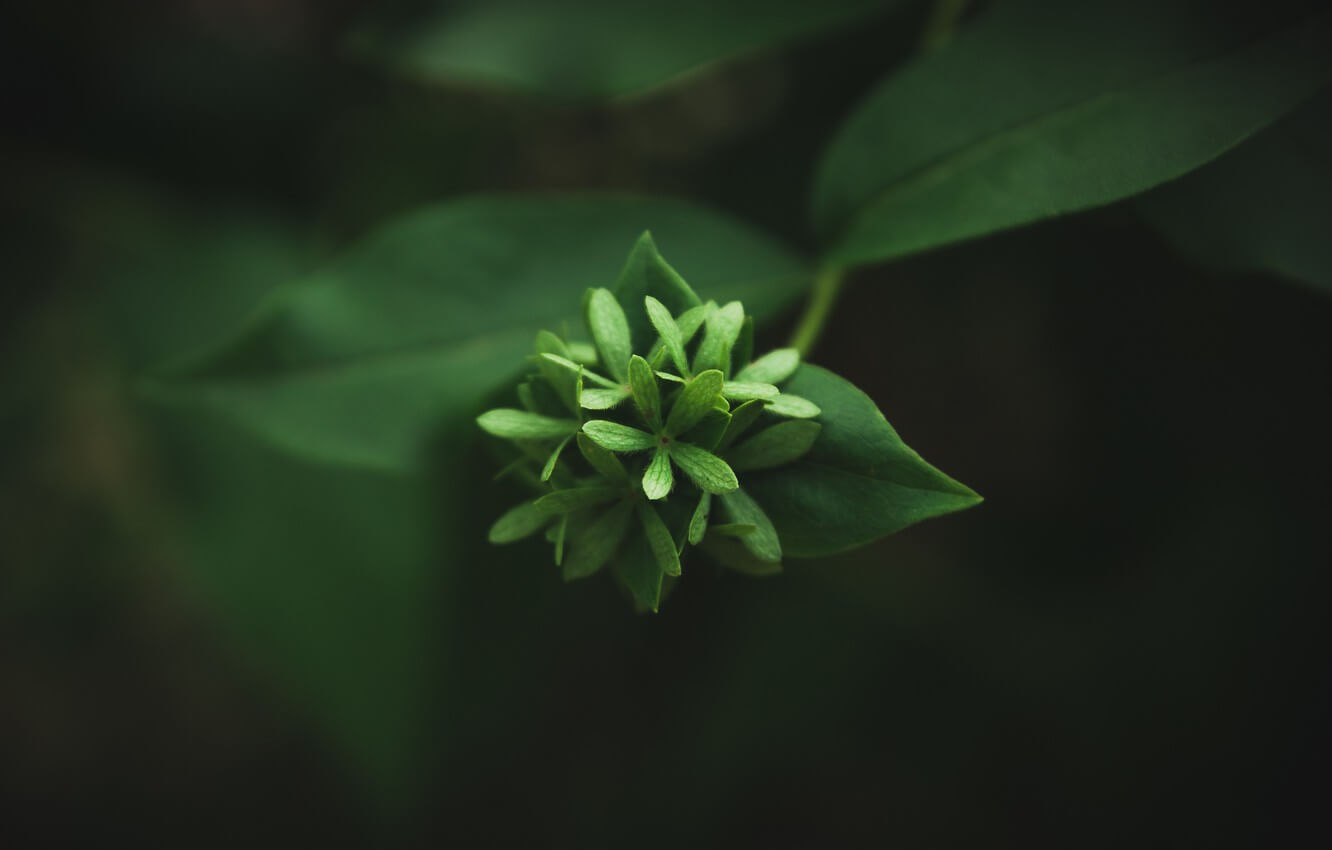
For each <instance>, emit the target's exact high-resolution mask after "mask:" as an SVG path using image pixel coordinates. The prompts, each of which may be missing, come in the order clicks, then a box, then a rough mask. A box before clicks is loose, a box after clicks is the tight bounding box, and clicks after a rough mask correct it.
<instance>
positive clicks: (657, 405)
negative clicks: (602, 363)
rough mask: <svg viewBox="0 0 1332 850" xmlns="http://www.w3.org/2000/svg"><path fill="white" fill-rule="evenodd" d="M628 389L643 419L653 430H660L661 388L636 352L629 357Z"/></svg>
mask: <svg viewBox="0 0 1332 850" xmlns="http://www.w3.org/2000/svg"><path fill="white" fill-rule="evenodd" d="M629 389H630V391H631V392H632V393H633V396H634V404H636V405H637V406H638V412H639V413H641V414H642V415H643V421H645V422H647V424H648V427H650V428H651V429H652V430H653V431H660V430H661V390H659V389H658V388H657V377H656V375H654V374H653V372H652V367H651V366H649V365H648V362H647V361H646V360H644V359H643V358H642V357H639V356H638V355H637V354H635V355H633V356H632V357H631V358H629Z"/></svg>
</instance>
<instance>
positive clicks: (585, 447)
mask: <svg viewBox="0 0 1332 850" xmlns="http://www.w3.org/2000/svg"><path fill="white" fill-rule="evenodd" d="M578 451H580V452H582V455H583V457H584V459H586V460H587V462H588V464H589V465H590V466H591V467H592V468H593V469H595V470H596V471H597V472H598V473H599V474H600V475H601V476H602V477H603V478H607V479H609V480H610V481H613V482H615V483H617V484H628V483H629V472H628V471H627V470H626V469H625V468H624V464H623V463H621V462H620V459H619V458H618V457H616V456H615V455H614V454H612V453H611V452H610V451H608V450H606V449H603V448H602V447H601V446H599V445H597V444H596V443H594V442H592V439H591V438H590V437H588V436H587V435H586V434H579V435H578Z"/></svg>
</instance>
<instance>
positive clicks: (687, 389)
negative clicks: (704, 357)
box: [666, 369, 723, 436]
mask: <svg viewBox="0 0 1332 850" xmlns="http://www.w3.org/2000/svg"><path fill="white" fill-rule="evenodd" d="M722 383H723V379H722V373H721V372H719V371H717V370H716V369H709V370H708V371H706V372H700V373H699V374H697V375H695V376H694V377H693V378H691V379H690V380H689V383H687V384H685V386H684V389H682V390H680V394H679V395H678V396H676V397H675V404H673V405H672V406H671V415H670V416H668V417H667V418H666V433H667V434H669V435H671V436H676V435H679V434H682V433H684V432H685V431H688V430H689V429H690V428H692V427H694V426H695V425H697V424H698V423H699V422H700V421H701V420H702V419H703V417H704V416H707V415H708V411H710V410H712V406H713V403H714V402H715V401H716V400H717V398H718V397H719V396H720V395H721V388H722Z"/></svg>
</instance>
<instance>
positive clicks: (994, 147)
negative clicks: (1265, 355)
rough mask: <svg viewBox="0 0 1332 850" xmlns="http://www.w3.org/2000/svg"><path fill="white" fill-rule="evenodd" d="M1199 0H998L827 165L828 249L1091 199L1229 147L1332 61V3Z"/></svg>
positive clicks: (848, 129)
mask: <svg viewBox="0 0 1332 850" xmlns="http://www.w3.org/2000/svg"><path fill="white" fill-rule="evenodd" d="M1293 5H1294V6H1302V5H1307V4H1300V3H1288V2H1287V3H1283V2H1282V1H1281V0H1275V2H1273V3H1269V4H1265V5H1264V7H1263V8H1262V9H1261V10H1259V11H1258V12H1253V11H1252V10H1249V9H1244V8H1237V7H1232V6H1230V5H1229V4H1216V3H1212V2H1198V0H1152V2H1146V0H1132V1H1131V2H1127V3H1105V2H1094V3H1054V2H1050V0H1015V1H1014V2H1010V3H996V4H995V5H994V8H993V9H992V10H991V11H990V12H989V13H988V14H987V15H985V16H984V17H983V18H982V19H981V20H980V21H979V22H977V23H976V25H975V26H974V27H973V28H972V29H970V30H968V31H966V32H964V33H963V34H962V35H960V36H959V37H958V38H957V39H956V41H955V42H953V43H952V44H951V45H950V46H949V47H948V48H946V49H944V50H941V51H939V52H937V53H934V54H931V55H929V56H927V57H925V58H923V59H921V60H920V61H918V62H916V63H915V64H914V65H912V66H910V67H908V68H906V69H905V70H903V71H901V72H899V73H897V74H895V75H893V76H891V77H889V78H888V79H887V80H886V81H885V82H884V83H883V84H882V85H881V86H880V87H879V89H878V90H877V91H875V92H874V93H873V94H872V95H871V96H870V98H869V99H868V100H867V101H866V102H865V104H864V105H863V106H862V107H861V108H860V109H859V110H858V111H857V112H856V114H855V115H854V116H853V117H852V118H851V119H850V120H849V121H848V122H847V124H846V125H845V126H844V127H843V128H842V130H841V131H840V132H839V134H838V136H837V137H836V139H835V140H834V141H833V143H832V145H831V146H830V148H829V150H828V151H827V153H826V155H825V158H824V160H823V162H822V164H821V168H820V172H819V176H818V180H817V184H816V192H815V202H814V207H815V219H816V224H817V227H818V229H819V231H820V232H821V234H822V236H823V237H824V238H825V239H826V240H827V241H828V243H829V248H828V258H829V259H830V260H831V261H834V262H838V263H844V264H847V263H862V262H871V261H875V260H882V259H886V258H890V257H895V256H899V255H903V254H908V253H911V252H914V251H921V250H924V249H928V248H932V247H935V246H939V245H944V244H947V243H949V242H954V241H957V240H960V239H966V238H969V237H974V236H980V235H983V234H986V233H991V232H994V231H998V230H1002V229H1005V228H1010V227H1015V226H1017V225H1021V224H1026V223H1029V222H1033V221H1037V220H1040V219H1043V218H1048V217H1050V216H1055V215H1059V214H1062V213H1068V212H1073V211H1075V210H1081V209H1086V208H1089V207H1094V206H1097V205H1101V204H1106V203H1109V202H1111V201H1115V200H1118V199H1120V198H1124V197H1127V196H1130V195H1133V194H1135V193H1138V192H1142V191H1144V190H1147V189H1150V188H1152V187H1153V186H1156V185H1158V184H1160V183H1163V182H1165V181H1167V180H1170V179H1172V178H1175V177H1178V176H1180V175H1182V174H1184V173H1186V172H1188V171H1190V170H1192V169H1194V168H1196V167H1198V166H1200V165H1202V164H1204V163H1206V162H1208V161H1209V160H1211V159H1213V158H1215V157H1216V156H1219V155H1220V154H1222V153H1224V152H1225V151H1226V150H1227V149H1229V148H1230V147H1232V146H1234V145H1236V144H1238V143H1239V142H1241V141H1242V140H1244V139H1245V138H1246V137H1248V136H1249V135H1251V134H1252V133H1254V132H1255V131H1257V130H1259V129H1261V128H1262V127H1264V126H1266V125H1267V124H1269V123H1271V122H1272V121H1274V120H1276V119H1277V118H1279V117H1280V116H1281V115H1283V114H1284V113H1286V112H1287V111H1289V110H1290V109H1292V108H1293V107H1295V106H1296V105H1297V104H1299V103H1300V102H1301V101H1302V100H1304V99H1305V98H1307V97H1309V96H1310V95H1311V94H1313V93H1314V92H1315V91H1316V90H1317V89H1318V88H1319V86H1320V85H1322V84H1323V82H1324V81H1325V80H1326V79H1327V78H1328V76H1329V71H1330V70H1332V49H1329V35H1330V34H1332V13H1327V12H1322V13H1319V14H1317V15H1314V16H1309V15H1306V14H1301V13H1299V12H1298V10H1297V11H1291V10H1290V9H1287V8H1286V7H1288V6H1293Z"/></svg>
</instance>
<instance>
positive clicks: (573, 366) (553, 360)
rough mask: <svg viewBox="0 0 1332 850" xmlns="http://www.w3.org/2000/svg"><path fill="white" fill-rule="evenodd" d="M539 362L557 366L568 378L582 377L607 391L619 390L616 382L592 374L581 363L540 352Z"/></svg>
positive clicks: (594, 373) (550, 353) (547, 352)
mask: <svg viewBox="0 0 1332 850" xmlns="http://www.w3.org/2000/svg"><path fill="white" fill-rule="evenodd" d="M551 336H554V334H552V335H551ZM539 362H541V363H542V364H554V365H556V366H559V367H560V368H561V369H563V370H564V371H565V372H566V373H567V374H568V375H569V377H570V378H575V377H577V376H578V375H582V376H583V377H584V378H586V379H587V380H589V381H591V382H592V383H594V384H600V385H601V386H603V387H605V388H607V389H619V388H620V386H621V385H620V384H617V383H616V382H614V381H612V380H611V379H609V378H603V377H602V376H601V375H598V374H597V373H596V372H593V371H592V370H591V369H589V368H587V366H586V365H584V364H582V363H575V362H574V361H572V360H570V359H569V358H567V357H562V356H560V355H559V354H555V353H552V352H549V351H543V352H541V355H540V357H539Z"/></svg>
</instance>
